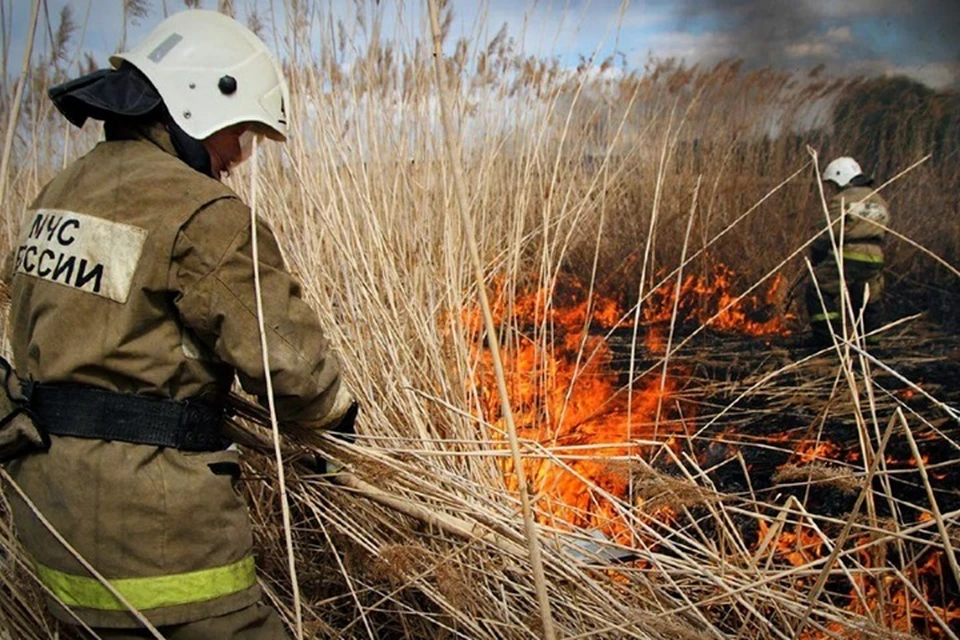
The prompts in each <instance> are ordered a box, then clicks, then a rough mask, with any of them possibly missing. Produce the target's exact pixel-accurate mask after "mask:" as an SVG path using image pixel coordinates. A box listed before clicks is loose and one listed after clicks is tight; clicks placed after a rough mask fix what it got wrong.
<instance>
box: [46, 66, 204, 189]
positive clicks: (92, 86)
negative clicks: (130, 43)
mask: <svg viewBox="0 0 960 640" xmlns="http://www.w3.org/2000/svg"><path fill="white" fill-rule="evenodd" d="M47 93H48V95H49V96H50V99H51V100H52V101H53V104H54V105H55V106H56V107H57V110H58V111H60V113H62V114H63V116H64V117H65V118H66V119H67V120H69V121H70V123H71V124H73V125H74V126H76V127H82V126H83V124H84V123H85V122H86V121H87V119H88V118H92V119H93V120H103V121H113V120H134V121H135V120H143V119H152V120H160V121H162V122H163V123H164V124H165V126H166V128H167V131H168V132H169V133H170V139H171V141H172V142H173V147H174V149H175V150H176V152H177V156H178V157H179V158H180V159H181V160H182V161H183V162H185V163H186V164H187V165H189V166H190V167H191V168H192V169H194V170H196V171H199V172H200V173H203V174H205V175H208V176H211V177H214V176H213V170H212V168H211V165H210V154H209V153H207V150H206V149H205V148H204V146H203V144H202V143H201V142H200V141H199V140H197V139H196V138H192V137H190V136H189V135H188V134H187V133H186V132H185V131H184V130H183V129H181V128H180V127H179V126H177V124H176V123H175V122H174V121H173V119H172V118H170V117H169V115H168V114H167V108H166V106H165V105H164V103H163V98H161V97H160V94H159V93H158V92H157V90H156V89H155V88H154V87H153V85H152V84H151V83H150V81H149V80H147V78H146V77H145V76H144V75H143V74H142V73H140V72H139V71H138V70H137V68H136V67H134V66H133V65H129V64H123V65H121V66H120V68H119V69H100V70H98V71H94V72H93V73H89V74H87V75H85V76H82V77H80V78H77V79H75V80H70V81H68V82H65V83H63V84H60V85H57V86H55V87H51V88H50V89H49V91H48V92H47Z"/></svg>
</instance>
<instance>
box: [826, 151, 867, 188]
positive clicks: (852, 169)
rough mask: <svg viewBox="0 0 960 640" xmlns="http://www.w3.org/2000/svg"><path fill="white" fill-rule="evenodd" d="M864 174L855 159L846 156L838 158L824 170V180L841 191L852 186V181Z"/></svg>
mask: <svg viewBox="0 0 960 640" xmlns="http://www.w3.org/2000/svg"><path fill="white" fill-rule="evenodd" d="M862 174H863V170H862V169H861V168H860V165H859V164H857V161H856V160H854V159H853V158H848V157H847V156H844V157H842V158H837V159H836V160H834V161H833V162H831V163H830V164H828V165H827V168H826V169H824V170H823V179H824V180H829V181H830V182H832V183H834V184H835V185H837V186H838V187H840V188H841V189H843V188H844V187H845V186H847V185H848V184H850V181H851V180H853V179H854V178H856V177H857V176H859V175H862Z"/></svg>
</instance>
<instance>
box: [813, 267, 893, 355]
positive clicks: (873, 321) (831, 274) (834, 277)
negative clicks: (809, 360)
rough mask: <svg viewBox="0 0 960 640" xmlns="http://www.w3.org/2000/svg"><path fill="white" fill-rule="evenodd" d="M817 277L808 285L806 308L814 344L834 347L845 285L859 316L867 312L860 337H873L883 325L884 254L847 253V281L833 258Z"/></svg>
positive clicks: (819, 269) (845, 269) (840, 322)
mask: <svg viewBox="0 0 960 640" xmlns="http://www.w3.org/2000/svg"><path fill="white" fill-rule="evenodd" d="M813 275H814V279H815V282H810V283H809V284H808V285H807V290H806V307H807V314H808V316H809V318H810V329H811V330H812V332H813V339H814V340H820V341H822V342H824V343H830V342H832V338H831V333H837V334H839V333H840V332H841V327H842V322H843V319H842V317H841V314H842V312H843V309H842V308H841V295H840V293H841V287H842V286H843V283H844V282H845V283H846V286H847V292H848V295H849V300H850V306H851V307H852V309H853V310H854V313H856V314H859V313H860V310H861V309H863V326H862V327H861V328H860V333H869V332H871V331H873V330H875V329H877V328H879V327H880V326H881V325H882V324H883V288H884V286H883V254H882V253H878V252H876V251H871V252H869V253H868V252H857V251H854V250H849V251H848V250H845V251H844V255H843V278H841V274H840V268H839V265H838V264H837V261H836V260H835V259H834V257H833V256H830V257H828V258H826V259H825V260H823V261H822V262H820V263H819V264H817V265H816V266H814V269H813ZM821 298H822V300H821ZM865 299H866V306H864V300H865ZM831 327H832V331H831Z"/></svg>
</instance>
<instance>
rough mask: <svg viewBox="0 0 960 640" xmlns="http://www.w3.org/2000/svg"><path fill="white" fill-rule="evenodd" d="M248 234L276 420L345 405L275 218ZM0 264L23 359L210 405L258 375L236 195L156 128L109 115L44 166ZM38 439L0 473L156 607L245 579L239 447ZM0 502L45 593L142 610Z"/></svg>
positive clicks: (50, 370) (120, 583)
mask: <svg viewBox="0 0 960 640" xmlns="http://www.w3.org/2000/svg"><path fill="white" fill-rule="evenodd" d="M257 234H258V243H259V256H260V271H261V279H262V291H263V311H264V316H265V325H266V328H267V336H266V340H267V344H268V346H269V352H270V367H271V372H270V373H271V376H272V380H273V388H274V394H275V397H276V407H277V412H278V415H279V418H280V420H281V421H282V422H290V423H296V422H310V421H314V420H319V419H323V418H325V417H329V416H331V415H337V413H338V412H340V413H342V412H343V411H344V410H345V409H346V408H347V406H348V404H349V394H348V393H346V390H345V388H344V387H343V386H342V384H341V379H340V366H339V363H338V360H337V357H336V355H335V354H334V353H333V352H331V351H330V349H329V348H328V344H327V341H326V340H325V338H324V335H323V332H322V330H321V327H320V325H319V322H318V318H317V315H316V313H315V312H314V311H313V310H312V309H311V308H310V307H309V306H308V305H307V304H306V303H305V302H304V300H303V299H302V298H301V290H300V286H299V284H298V283H297V282H296V280H295V279H294V278H293V277H291V275H290V274H289V273H288V271H287V270H286V268H285V265H284V261H283V258H282V255H281V252H280V249H279V247H278V245H277V242H276V239H275V237H274V235H273V234H272V232H271V230H270V229H269V228H268V227H267V225H265V224H263V223H258V230H257ZM3 275H4V280H5V281H6V282H8V283H10V285H11V294H12V295H11V311H10V326H11V342H12V348H13V354H12V355H13V363H14V366H15V368H16V369H17V371H18V373H19V374H20V375H21V377H30V378H32V379H33V380H36V381H38V382H43V383H67V384H82V385H89V386H94V387H99V388H102V389H107V390H110V391H116V392H122V393H130V394H143V395H147V396H156V397H161V398H172V399H178V400H182V399H194V400H199V401H202V402H209V403H212V404H216V403H220V402H222V401H223V399H224V396H225V394H226V393H227V392H228V390H229V388H230V386H231V384H232V383H233V381H234V376H235V375H236V376H237V377H238V378H239V381H240V383H241V385H242V387H243V388H244V389H245V390H246V391H247V392H249V393H251V394H255V395H257V396H260V397H261V398H262V397H263V396H264V394H265V393H266V385H265V376H264V371H263V367H262V364H261V363H262V357H261V352H260V340H259V332H258V327H257V318H256V301H255V294H254V281H253V263H252V258H251V226H250V212H249V209H248V208H247V207H246V206H245V205H244V204H243V203H242V202H241V201H240V200H239V198H238V197H237V196H236V194H234V193H233V192H232V191H231V190H230V189H229V188H227V187H226V186H224V185H223V184H221V183H220V182H218V181H216V180H213V179H211V178H209V177H207V176H204V175H202V174H200V173H199V172H197V171H194V170H193V169H191V168H190V167H188V166H187V165H186V164H185V163H183V162H182V161H180V160H179V159H178V158H177V157H176V155H175V151H174V149H173V146H172V143H171V141H170V139H169V136H168V134H167V133H166V131H165V130H164V129H163V128H162V127H160V126H157V127H153V128H149V129H140V130H132V129H128V130H124V129H114V130H112V131H111V130H108V140H107V141H106V142H102V143H100V144H99V145H97V146H96V147H95V148H94V149H93V150H92V151H91V152H90V153H88V154H87V155H86V156H84V157H82V158H80V159H79V160H77V161H76V162H75V163H74V164H73V165H72V166H70V167H68V168H67V169H65V170H64V171H63V172H61V173H60V174H59V175H58V176H56V177H55V178H54V179H53V180H52V181H51V182H50V183H49V184H48V185H47V186H46V187H45V188H44V189H43V190H42V192H41V193H40V195H39V196H38V197H37V199H36V201H35V202H34V203H33V204H32V206H31V207H30V209H29V210H28V211H27V212H26V217H25V218H24V221H23V226H22V232H21V237H20V241H19V243H18V244H17V246H16V248H15V251H14V252H13V255H12V256H10V259H9V260H8V261H7V267H6V273H5V274H3ZM52 440H53V442H52V446H51V447H50V450H49V452H47V453H42V454H33V455H29V456H26V457H24V458H21V459H18V460H15V461H14V462H12V463H10V465H9V471H10V473H11V475H13V477H14V479H15V480H16V481H17V482H18V483H19V484H20V486H21V487H22V488H23V489H24V490H25V492H26V493H27V495H28V496H29V497H30V498H31V500H32V501H33V502H34V503H35V505H36V507H37V508H38V509H39V510H40V511H41V512H42V513H43V515H45V516H46V517H47V518H48V519H49V520H50V522H51V523H52V524H53V526H54V527H56V528H57V529H58V530H59V532H60V533H61V534H62V535H64V536H65V537H66V539H67V540H68V541H69V542H70V544H71V545H73V546H74V547H75V549H76V550H77V551H78V552H79V553H80V555H82V556H83V557H84V558H85V559H86V560H88V561H89V562H91V563H92V564H93V566H94V567H95V568H96V569H97V570H98V571H100V572H101V573H102V574H103V575H104V576H105V577H106V578H107V579H109V580H110V581H111V583H112V584H113V585H114V587H116V588H117V589H118V590H119V591H120V593H121V594H123V596H124V597H125V598H126V599H127V600H128V601H129V602H130V603H131V604H133V606H135V607H136V608H138V609H140V610H141V611H142V612H143V613H144V614H146V616H147V617H148V619H150V621H151V622H152V623H153V624H155V625H170V624H179V623H183V622H189V621H193V620H197V619H202V618H206V617H210V616H216V615H222V614H224V613H228V612H230V611H233V610H236V609H239V608H242V607H244V606H247V605H249V604H251V603H252V602H254V601H256V600H257V599H258V598H259V597H260V594H259V590H258V587H257V585H256V579H255V569H254V560H253V556H252V536H251V528H250V522H249V517H248V514H247V508H246V504H245V502H244V499H243V497H242V495H241V493H240V492H239V490H238V487H237V481H238V475H239V467H238V458H237V455H238V454H237V452H236V451H234V450H232V449H231V450H226V451H219V452H213V453H187V452H182V451H178V450H172V449H164V448H158V447H153V446H146V445H138V444H129V443H122V442H107V441H101V440H87V439H80V438H66V437H56V436H54V437H53V439H52ZM11 500H12V505H13V510H14V517H15V522H16V525H17V528H18V532H19V535H20V537H21V540H22V541H23V543H24V545H25V546H26V548H27V550H28V552H29V553H30V554H31V556H32V558H33V560H34V562H35V564H36V568H37V570H38V573H39V576H40V578H41V580H42V581H43V582H44V584H45V585H46V586H47V587H48V588H49V589H50V590H51V592H52V593H53V594H54V595H55V596H57V598H59V599H60V600H61V601H62V602H63V603H64V604H66V605H68V606H69V607H70V608H71V609H72V611H73V612H74V613H76V614H77V615H79V616H80V617H81V618H82V619H83V620H84V621H85V622H86V623H87V624H90V625H92V626H95V627H97V626H100V627H133V626H138V623H137V622H136V620H135V618H134V617H133V616H132V615H131V614H129V613H128V612H127V610H126V607H125V606H124V605H122V604H121V603H120V602H119V601H118V600H117V599H116V598H115V597H114V596H113V595H111V594H110V593H109V591H108V590H107V589H106V588H104V587H103V586H102V585H101V584H100V583H99V582H98V581H97V580H95V579H94V578H92V577H91V576H90V574H89V573H88V572H87V571H85V570H84V569H83V567H82V565H81V564H80V563H79V562H78V561H77V560H76V559H75V558H74V557H73V556H72V555H71V554H70V553H69V552H68V551H67V550H66V549H65V548H64V547H63V546H62V545H61V544H60V543H59V542H57V541H56V540H55V539H54V537H53V536H52V535H51V534H50V533H49V532H48V531H47V529H46V528H45V527H44V526H43V525H42V524H41V523H40V522H39V521H38V519H37V518H36V517H35V516H34V514H33V513H32V511H31V510H30V509H29V508H28V507H27V505H26V504H24V503H23V502H22V501H20V500H19V499H17V498H15V497H12V498H11ZM51 606H52V608H53V609H54V612H55V613H56V614H58V615H59V616H60V617H62V618H63V619H65V620H67V621H71V620H72V618H71V617H70V616H69V615H68V614H67V612H65V611H63V610H62V609H60V608H59V607H58V606H57V605H56V604H55V603H52V605H51Z"/></svg>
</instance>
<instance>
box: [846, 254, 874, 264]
mask: <svg viewBox="0 0 960 640" xmlns="http://www.w3.org/2000/svg"><path fill="white" fill-rule="evenodd" d="M843 259H844V260H854V261H856V262H869V263H871V264H883V256H875V255H873V254H870V253H860V252H859V251H844V252H843Z"/></svg>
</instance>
